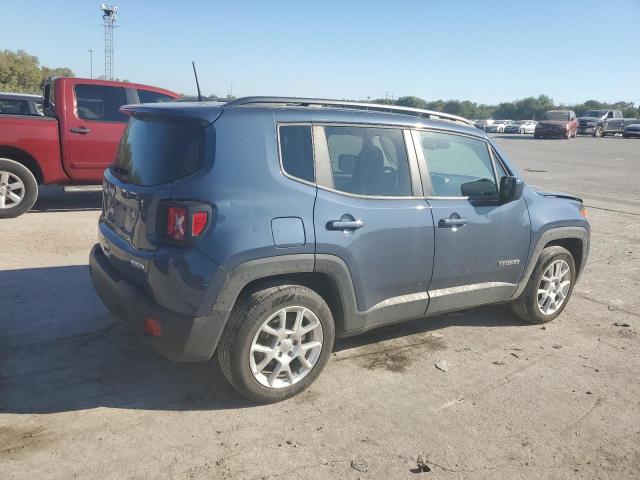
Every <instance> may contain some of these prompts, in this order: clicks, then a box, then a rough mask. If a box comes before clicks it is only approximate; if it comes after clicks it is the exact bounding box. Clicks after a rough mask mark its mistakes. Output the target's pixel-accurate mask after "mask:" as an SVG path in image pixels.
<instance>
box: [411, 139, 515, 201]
mask: <svg viewBox="0 0 640 480" xmlns="http://www.w3.org/2000/svg"><path fill="white" fill-rule="evenodd" d="M420 140H421V142H420V143H421V144H422V151H423V153H424V157H425V160H426V162H427V169H428V170H429V176H430V178H431V186H432V189H433V196H435V197H472V198H483V197H485V198H486V197H495V196H496V195H497V194H498V186H497V184H496V177H495V174H494V171H493V162H492V161H491V156H490V154H489V149H488V148H487V144H486V143H485V142H484V141H483V140H477V139H474V138H469V137H464V136H461V135H450V134H446V133H437V132H420ZM505 173H506V172H505ZM501 174H502V172H501Z"/></svg>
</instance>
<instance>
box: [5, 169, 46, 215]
mask: <svg viewBox="0 0 640 480" xmlns="http://www.w3.org/2000/svg"><path fill="white" fill-rule="evenodd" d="M37 197H38V182H37V181H36V178H35V177H34V176H33V173H31V172H30V171H29V169H28V168H27V167H25V166H24V165H22V164H20V163H18V162H16V161H14V160H9V159H8V158H0V218H14V217H17V216H19V215H22V214H23V213H25V212H27V211H28V210H29V209H30V208H31V207H33V204H34V203H36V198H37Z"/></svg>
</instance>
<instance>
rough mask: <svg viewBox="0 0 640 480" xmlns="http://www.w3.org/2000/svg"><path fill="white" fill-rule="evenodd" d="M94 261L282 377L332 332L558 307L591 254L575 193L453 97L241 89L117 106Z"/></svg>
mask: <svg viewBox="0 0 640 480" xmlns="http://www.w3.org/2000/svg"><path fill="white" fill-rule="evenodd" d="M123 111H125V112H126V113H128V114H129V115H130V117H131V118H130V121H129V125H128V127H127V130H126V132H125V134H124V136H123V138H122V142H121V145H120V150H119V153H118V157H117V160H116V163H115V164H114V165H113V166H112V167H110V168H109V169H107V170H106V172H105V174H104V183H103V206H102V215H101V216H100V221H99V239H100V242H99V244H97V245H96V246H95V247H94V248H93V250H92V251H91V258H90V270H91V278H92V281H93V284H94V286H95V289H96V291H97V292H98V294H99V295H100V298H101V299H102V301H103V302H104V303H105V305H106V306H107V307H108V308H109V310H110V311H111V312H112V313H113V314H114V315H115V316H117V317H119V318H121V319H122V320H124V321H125V322H126V324H127V325H128V327H129V329H130V330H131V331H132V332H133V333H139V334H142V335H143V336H144V337H145V338H146V339H147V340H148V341H149V343H150V344H151V345H152V346H153V348H155V349H156V350H157V351H158V352H160V353H161V354H162V355H164V356H166V357H167V358H169V359H173V360H182V361H198V360H207V359H209V358H211V357H212V356H213V355H214V353H216V354H217V357H218V360H219V362H220V365H221V368H222V370H223V372H224V374H225V375H226V377H227V378H228V379H229V381H230V382H231V384H233V386H234V387H235V388H236V389H238V391H239V392H240V393H242V394H243V395H244V396H246V397H247V398H249V399H251V400H253V401H256V402H273V401H277V400H281V399H284V398H287V397H290V396H292V395H294V394H296V393H298V392H300V391H301V390H303V389H305V388H306V387H308V386H309V384H310V383H311V382H313V381H314V379H315V378H316V377H317V376H318V375H319V374H320V372H321V370H322V369H323V367H324V366H325V364H326V363H327V359H328V357H329V354H330V353H331V350H332V347H333V343H334V339H335V337H336V336H338V337H340V336H348V335H354V334H357V333H360V332H364V331H366V330H369V329H372V328H375V327H379V326H382V325H388V324H390V323H394V322H400V321H405V320H410V319H414V318H419V317H425V316H430V315H439V314H442V313H443V312H450V311H453V310H459V309H464V308H469V307H475V306H478V305H483V304H489V303H496V302H502V303H507V302H508V303H511V305H512V307H513V310H514V312H515V313H516V314H517V315H518V316H520V317H522V318H523V319H525V320H527V321H530V322H535V323H543V322H548V321H550V320H552V319H553V318H555V317H556V316H558V315H559V314H560V312H562V310H563V309H564V307H565V306H566V305H567V302H568V300H569V297H570V296H571V292H572V289H573V287H574V285H575V282H576V280H577V279H578V277H579V275H580V272H581V271H582V269H583V268H584V266H585V262H586V259H587V255H588V250H589V235H590V229H589V224H588V222H587V220H586V219H585V212H584V209H583V204H582V201H581V200H580V199H578V198H575V197H572V196H570V195H565V194H561V193H550V192H541V191H538V190H535V189H533V188H531V187H528V186H525V184H524V182H523V181H522V179H521V178H520V177H519V176H518V173H517V172H516V170H515V169H514V168H513V166H511V165H510V164H509V162H508V161H507V159H506V157H505V156H504V154H503V153H502V152H501V151H500V149H499V148H498V147H497V146H496V145H495V144H494V143H493V142H492V141H491V139H489V138H488V137H487V136H486V134H485V133H484V132H481V131H479V130H478V129H477V128H474V126H473V124H472V123H471V122H469V121H467V120H465V119H462V118H459V117H455V116H452V115H448V114H444V113H440V112H431V111H425V110H417V109H410V108H403V107H395V106H388V105H374V104H364V103H356V102H340V101H333V100H316V99H300V98H275V97H273V98H272V97H250V98H241V99H238V100H234V101H231V102H229V103H175V104H169V103H165V104H155V105H144V104H142V105H132V106H127V107H123Z"/></svg>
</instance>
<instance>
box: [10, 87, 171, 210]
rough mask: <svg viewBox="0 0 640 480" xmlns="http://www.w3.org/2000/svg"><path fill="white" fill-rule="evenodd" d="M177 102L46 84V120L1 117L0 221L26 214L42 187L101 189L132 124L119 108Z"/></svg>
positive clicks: (157, 91)
mask: <svg viewBox="0 0 640 480" xmlns="http://www.w3.org/2000/svg"><path fill="white" fill-rule="evenodd" d="M178 96H179V95H178V94H176V93H174V92H170V91H169V90H164V89H162V88H156V87H149V86H147V85H139V84H135V83H128V82H111V81H105V80H89V79H84V78H62V77H60V78H55V79H53V80H52V81H50V82H48V83H46V84H45V94H44V103H43V106H44V114H45V115H44V116H25V115H14V114H11V115H0V178H1V179H3V180H2V182H1V183H2V185H0V218H11V217H17V216H18V215H21V214H23V213H25V212H26V211H28V210H29V209H30V208H31V207H32V206H33V204H34V203H35V201H36V197H37V195H38V185H50V184H60V185H80V184H99V183H101V182H102V173H103V172H104V169H105V168H106V167H107V166H109V165H110V164H111V163H112V162H113V159H114V158H115V155H116V151H117V149H118V145H119V143H120V138H121V137H122V132H124V129H125V127H126V123H127V120H128V118H129V117H128V116H127V115H125V114H123V113H122V112H120V107H122V106H123V105H126V104H132V103H149V102H166V101H170V100H173V99H175V98H178Z"/></svg>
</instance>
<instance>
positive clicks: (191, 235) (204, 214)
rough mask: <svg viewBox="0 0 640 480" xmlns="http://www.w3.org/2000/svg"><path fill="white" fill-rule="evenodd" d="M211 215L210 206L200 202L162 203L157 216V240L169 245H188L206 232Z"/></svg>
mask: <svg viewBox="0 0 640 480" xmlns="http://www.w3.org/2000/svg"><path fill="white" fill-rule="evenodd" d="M212 214H213V209H212V208H211V206H209V205H207V204H203V203H200V202H193V201H186V200H185V201H180V202H177V201H176V202H174V201H169V202H162V203H161V204H160V208H159V215H158V230H157V231H158V232H159V233H160V235H159V240H160V241H162V242H164V243H169V244H171V245H178V246H180V245H188V244H190V243H192V242H193V241H195V240H196V239H197V238H198V237H200V236H202V235H203V234H204V233H205V232H206V230H207V228H208V227H209V224H210V223H211V216H212Z"/></svg>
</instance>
